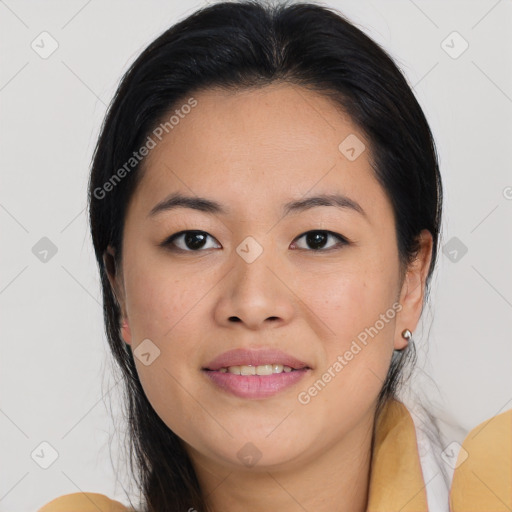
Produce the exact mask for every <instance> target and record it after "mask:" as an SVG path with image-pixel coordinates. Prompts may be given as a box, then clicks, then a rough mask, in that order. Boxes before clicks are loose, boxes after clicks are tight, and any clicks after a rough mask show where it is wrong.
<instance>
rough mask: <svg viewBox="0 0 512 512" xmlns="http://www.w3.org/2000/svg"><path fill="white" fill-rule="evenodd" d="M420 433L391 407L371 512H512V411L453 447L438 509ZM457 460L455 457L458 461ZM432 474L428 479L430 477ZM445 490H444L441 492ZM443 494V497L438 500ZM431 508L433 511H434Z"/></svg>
mask: <svg viewBox="0 0 512 512" xmlns="http://www.w3.org/2000/svg"><path fill="white" fill-rule="evenodd" d="M417 434H418V430H417V428H416V427H415V424H414V420H413V417H412V415H411V413H410V412H409V410H408V409H407V407H406V406H405V405H404V404H403V403H402V402H399V401H397V400H393V401H391V402H389V403H388V404H387V405H386V407H385V409H384V411H383V412H382V414H381V416H380V418H379V421H378V423H377V428H376V437H375V446H374V451H373V455H372V465H371V473H370V487H369V499H368V508H367V511H368V512H398V511H400V512H429V511H430V512H438V511H439V512H441V511H448V510H449V511H450V512H507V511H508V512H510V511H511V510H512V409H509V410H508V411H505V412H503V413H501V414H498V415H497V416H494V417H492V418H491V419H489V420H486V421H484V422H483V423H480V424H479V425H478V426H477V427H475V428H474V429H472V430H471V431H470V432H469V434H467V436H466V437H465V439H464V440H463V442H462V445H459V444H458V443H456V442H454V443H451V444H452V445H453V446H451V445H449V446H448V447H445V448H447V449H446V450H444V452H443V454H442V455H441V454H440V455H441V458H443V460H445V459H446V463H447V465H448V466H451V471H448V472H449V473H450V474H451V484H450V487H449V493H448V489H447V492H446V494H447V498H448V499H447V501H448V503H444V504H441V505H439V506H438V504H437V503H438V502H435V497H434V496H433V493H432V492H431V491H430V487H429V486H433V483H432V482H433V480H434V478H433V477H430V474H431V473H432V472H434V475H436V474H437V473H439V474H440V473H443V472H445V469H446V468H441V467H439V468H438V472H437V473H436V468H435V467H434V469H433V470H432V461H433V460H434V459H433V458H431V459H430V463H429V464H430V466H429V467H430V469H428V470H427V463H426V462H425V461H426V455H427V454H425V453H420V452H419V448H418V447H419V446H420V445H421V443H419V440H418V437H417ZM454 449H455V453H458V455H456V456H455V457H454V458H453V461H451V460H450V456H451V457H453V456H454ZM426 473H428V475H429V478H428V479H427V478H425V475H426ZM441 488H442V486H441V487H440V489H441ZM440 495H443V493H442V492H440V493H439V494H437V496H440ZM429 505H430V509H429ZM98 511H101V512H132V511H133V509H131V508H128V507H125V506H124V505H122V504H121V503H119V502H118V501H114V500H111V499H109V498H107V497H106V496H104V495H102V494H97V493H91V492H85V493H73V494H67V495H65V496H61V497H59V498H56V499H54V500H53V501H51V502H50V503H47V504H46V505H44V506H43V507H42V508H40V509H39V511H38V512H98Z"/></svg>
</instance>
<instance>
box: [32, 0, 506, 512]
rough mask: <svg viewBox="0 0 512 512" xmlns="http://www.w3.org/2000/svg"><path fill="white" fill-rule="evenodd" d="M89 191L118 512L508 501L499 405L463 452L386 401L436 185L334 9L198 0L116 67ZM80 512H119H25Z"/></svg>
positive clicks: (404, 110) (400, 106) (364, 40)
mask: <svg viewBox="0 0 512 512" xmlns="http://www.w3.org/2000/svg"><path fill="white" fill-rule="evenodd" d="M89 192H90V194H89V199H90V222H91V232H92V238H93V243H94V248H95V252H96V256H97V260H98V264H99V269H100V275H101V279H102V286H103V297H104V311H105V321H106V329H107V334H108V339H109V344H110V347H111V349H112V352H113V354H114V356H115V358H116V361H117V362H118V364H119V366H120V368H121V370H122V372H123V377H124V383H125V390H126V397H127V412H128V417H129V421H130V423H129V427H130V434H131V443H132V446H131V448H132V454H133V460H132V471H133V474H134V477H136V478H138V486H139V488H140V490H141V504H140V505H137V507H134V509H135V508H136V509H137V510H147V511H178V510H189V511H192V510H198V511H206V510H210V511H223V512H224V511H228V512H229V511H235V510H237V511H238V510H251V511H260V510H270V509H279V510H286V511H295V510H297V511H298V510H309V511H313V510H314V511H316V512H322V511H326V510H337V511H351V512H354V511H356V512H357V511H365V510H372V511H383V510H386V511H388V510H401V511H412V510H414V511H426V510H446V511H447V510H449V508H448V507H449V505H450V507H451V510H454V511H457V510H458V511H462V510H469V509H470V508H471V507H473V508H471V509H472V510H497V509H498V506H503V504H505V505H506V506H508V507H510V506H511V504H510V503H507V501H506V500H507V499H509V500H510V487H511V482H512V478H508V477H509V476H510V475H512V470H510V467H509V466H510V457H509V455H508V454H509V453H510V451H509V452H508V454H507V452H506V447H508V446H509V445H512V441H511V439H510V437H511V435H510V427H509V426H510V425H511V424H512V410H511V411H507V412H506V413H503V414H501V415H499V416H496V417H495V418H492V420H491V421H489V422H488V423H485V424H482V425H480V426H479V427H478V428H475V430H473V431H472V432H471V433H470V435H468V437H467V438H466V439H465V441H464V443H463V445H462V447H461V446H460V444H459V443H457V442H452V443H450V444H448V443H443V442H442V441H441V440H440V438H439V432H438V431H437V428H436V424H435V421H433V419H432V418H430V416H429V415H428V413H426V412H425V411H423V412H422V411H421V409H418V410H415V411H413V409H412V406H411V407H410V408H408V407H406V406H405V404H404V403H403V402H401V401H399V400H398V399H397V398H398V392H399V390H400V385H401V384H402V383H404V382H405V381H406V374H405V369H406V367H407V364H408V363H412V362H413V361H414V344H413V337H412V333H413V332H414V330H415V328H416V326H417V324H418V322H419V319H420V316H421V312H422V309H423V306H424V303H425V301H426V299H427V297H428V289H429V283H430V278H431V276H432V272H433V269H434V267H435V262H436V256H437V250H438V249H437V248H438V241H439V230H440V223H441V211H442V185H441V179H440V174H439V169H438V162H437V157H436V152H435V147H434V142H433V139H432V135H431V132H430V129H429V126H428V124H427V121H426V119H425V116H424V114H423V112H422V110H421V108H420V106H419V104H418V103H417V101H416V99H415V97H414V95H413V93H412V91H411V89H410V88H409V86H408V85H407V82H406V80H405V79H404V77H403V76H402V74H401V73H400V71H399V70H398V68H397V67H396V65H395V64H394V63H393V61H392V60H391V59H390V57H389V56H388V55H387V54H386V53H385V52H384V51H383V50H382V49H381V48H380V47H379V46H378V45H376V44H375V43H374V42H373V41H371V40H370V39H369V38H368V37H367V36H366V35H364V34H363V33H362V32H361V31H360V30H358V29H357V28H355V27H354V26H353V25H352V24H350V23H349V22H348V21H347V20H345V19H344V18H343V17H342V16H341V15H340V14H339V13H337V12H335V11H334V10H331V9H328V8H325V7H321V6H318V5H313V4H295V5H293V4H290V5H286V4H281V5H278V6H277V7H275V8H274V7H268V6H264V5H262V4H260V3H257V2H240V3H219V4H215V5H213V6H210V7H208V8H205V9H202V10H200V11H197V12H196V13H195V14H193V15H192V16H190V17H188V18H187V19H185V20H183V21H181V22H180V23H178V24H176V25H175V26H173V27H171V28H170V29H169V30H168V31H167V32H165V33H164V34H163V35H162V36H160V37H159V38H158V39H157V40H156V41H154V42H153V43H152V44H151V45H150V46H149V47H148V48H147V49H146V50H145V51H144V52H143V53H142V54H141V55H140V57H139V58H138V59H137V60H136V62H135V63H134V64H133V65H132V67H131V68H130V70H129V71H128V72H127V74H126V75H125V77H124V78H123V80H122V83H121V85H120V87H119V89H118V91H117V93H116V95H115V98H114V100H113V103H112V105H111V107H110V109H109V112H108V115H107V118H106V120H105V123H104V126H103V128H102V132H101V135H100V138H99V141H98V145H97V148H96V152H95V156H94V162H93V167H92V173H91V179H90V188H89ZM476 434H478V437H477V436H476ZM490 439H494V440H496V439H497V440H499V443H498V445H497V446H496V441H494V444H492V443H490V441H489V440H490ZM507 443H508V444H507ZM492 450H494V453H491V457H490V458H489V459H488V460H487V461H484V458H483V454H485V453H487V454H489V453H490V452H492ZM504 453H505V454H507V455H506V456H504V455H503V454H504ZM497 468H498V469H499V471H497ZM489 489H490V491H489ZM493 500H494V501H493ZM500 503H501V505H499V504H500ZM98 509H100V510H129V509H128V508H126V507H124V506H123V505H121V504H120V503H118V502H114V501H113V500H110V499H109V498H107V497H106V496H102V495H98V494H95V493H84V494H81V493H77V494H73V495H68V496H64V497H61V498H58V499H57V500H54V501H53V502H51V503H50V504H48V505H46V506H45V507H43V508H42V509H41V510H42V511H44V512H49V511H58V510H91V511H92V510H98ZM504 510H505V509H504Z"/></svg>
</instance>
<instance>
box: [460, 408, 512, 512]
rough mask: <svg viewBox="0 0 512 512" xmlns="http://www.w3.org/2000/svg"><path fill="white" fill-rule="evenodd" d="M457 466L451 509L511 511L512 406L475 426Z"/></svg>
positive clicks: (467, 437) (464, 441) (464, 443)
mask: <svg viewBox="0 0 512 512" xmlns="http://www.w3.org/2000/svg"><path fill="white" fill-rule="evenodd" d="M454 466H455V467H454V473H453V480H452V486H451V491H450V505H451V509H450V510H452V511H453V512H461V511H463V510H511V509H512V494H511V493H510V486H511V482H512V409H509V410H507V411H505V412H502V413H501V414H498V415H497V416H493V417H492V418H490V419H488V420H486V421H484V422H482V423H480V424H479V425H477V426H476V427H475V428H473V429H472V430H471V431H470V432H469V434H468V435H467V436H466V438H465V439H464V440H463V442H462V445H461V447H460V449H459V453H458V457H457V460H456V462H455V464H454Z"/></svg>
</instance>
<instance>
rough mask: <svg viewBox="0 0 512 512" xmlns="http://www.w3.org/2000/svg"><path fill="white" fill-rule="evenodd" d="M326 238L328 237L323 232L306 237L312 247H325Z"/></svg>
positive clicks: (312, 233)
mask: <svg viewBox="0 0 512 512" xmlns="http://www.w3.org/2000/svg"><path fill="white" fill-rule="evenodd" d="M326 238H327V237H326V235H325V233H323V232H321V231H313V232H311V233H308V234H307V236H306V239H307V242H308V244H310V245H312V246H315V245H317V244H318V245H320V246H323V245H324V244H325V240H326ZM314 248H315V247H314ZM316 248H318V247H316Z"/></svg>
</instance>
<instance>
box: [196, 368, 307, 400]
mask: <svg viewBox="0 0 512 512" xmlns="http://www.w3.org/2000/svg"><path fill="white" fill-rule="evenodd" d="M311 372H312V370H311V369H306V368H303V369H302V370H293V371H291V372H283V373H273V374H272V375H236V374H234V373H222V372H219V371H216V370H204V369H203V373H204V374H205V375H206V377H207V378H208V379H209V381H210V382H212V383H213V384H215V385H216V386H218V388H220V389H221V390H223V391H225V392H227V393H230V394H232V395H235V396H237V397H239V398H244V399H248V398H252V399H261V398H269V397H271V396H273V395H276V394H277V393H280V392H281V391H284V390H285V389H287V388H291V387H292V386H293V385H294V384H296V383H297V382H299V381H300V380H301V379H303V378H304V377H305V376H306V375H309V374H310V373H311Z"/></svg>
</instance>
